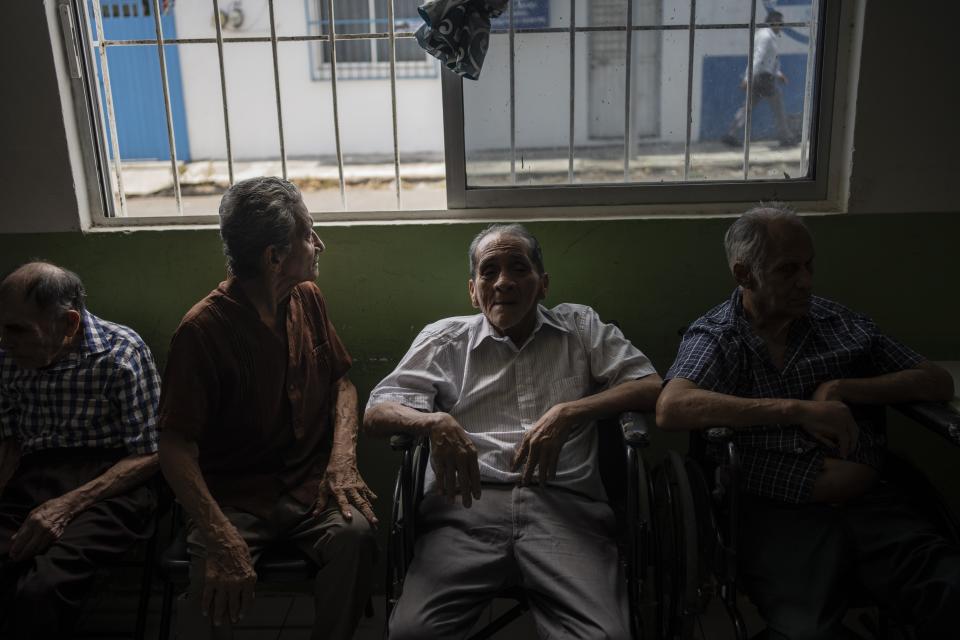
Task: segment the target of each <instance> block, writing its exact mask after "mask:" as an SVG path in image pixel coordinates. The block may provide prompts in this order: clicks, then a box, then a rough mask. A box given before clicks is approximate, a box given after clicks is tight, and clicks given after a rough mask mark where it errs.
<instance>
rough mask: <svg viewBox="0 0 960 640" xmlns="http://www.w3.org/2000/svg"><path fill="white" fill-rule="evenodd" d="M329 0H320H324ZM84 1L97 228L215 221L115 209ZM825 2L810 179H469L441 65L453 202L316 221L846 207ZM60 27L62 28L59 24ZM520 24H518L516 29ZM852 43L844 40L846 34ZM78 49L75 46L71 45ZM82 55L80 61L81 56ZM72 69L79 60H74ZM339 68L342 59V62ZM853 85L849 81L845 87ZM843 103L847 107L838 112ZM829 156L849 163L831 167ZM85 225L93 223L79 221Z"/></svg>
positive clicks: (81, 48)
mask: <svg viewBox="0 0 960 640" xmlns="http://www.w3.org/2000/svg"><path fill="white" fill-rule="evenodd" d="M321 1H323V0H321ZM83 2H84V0H57V2H56V8H57V10H58V13H59V14H60V15H59V17H60V20H61V29H60V30H61V32H62V33H61V37H62V39H63V41H64V42H65V49H66V53H67V56H68V58H70V57H71V56H73V57H76V58H77V62H78V64H79V65H80V67H81V70H80V72H79V77H76V76H75V75H74V74H73V73H71V78H70V82H71V85H72V88H73V91H72V96H71V98H72V102H73V105H74V108H75V112H76V113H75V115H76V120H77V124H78V127H77V131H78V133H79V138H80V140H79V142H80V148H81V151H82V156H83V161H84V167H83V169H84V174H85V183H86V184H85V187H86V189H85V191H86V195H87V200H88V202H87V204H88V210H89V213H90V222H92V226H93V227H94V228H97V227H101V228H122V227H164V226H168V225H175V226H178V227H182V226H184V225H203V226H206V225H210V224H212V223H216V220H217V215H216V213H213V212H211V213H210V214H185V215H177V214H176V213H173V214H171V215H168V216H151V217H135V216H134V217H122V216H120V215H110V214H111V213H112V212H113V210H114V208H115V203H114V198H113V194H112V193H111V192H110V189H111V180H112V178H111V176H110V169H109V167H110V164H109V162H108V161H107V155H106V152H107V149H106V143H105V142H103V141H100V140H99V137H98V132H99V131H100V130H102V129H103V127H104V122H103V111H102V107H101V106H100V95H99V91H98V90H97V89H96V78H95V77H91V76H92V74H90V73H88V72H87V70H88V69H94V68H96V67H95V64H96V63H95V60H94V57H95V52H93V51H92V47H90V46H88V43H89V39H88V36H89V34H82V33H80V28H81V27H86V28H87V29H90V28H91V27H92V25H88V24H87V23H86V21H85V19H84V16H83V12H84V8H83V4H82V3H83ZM821 2H822V5H821V6H822V13H821V16H822V18H821V19H820V20H819V36H818V39H819V47H818V58H817V60H816V64H815V65H814V67H813V68H814V69H815V70H816V71H817V73H818V77H819V83H814V84H813V89H812V91H813V95H812V96H811V102H810V117H811V121H812V123H813V126H814V127H815V129H814V130H815V131H816V136H815V139H814V140H812V141H811V148H812V153H811V156H810V157H811V163H812V167H813V176H812V177H810V178H807V179H796V180H792V181H790V182H785V181H763V180H751V181H750V182H741V181H711V182H703V183H696V182H687V183H678V184H662V183H648V184H643V183H638V184H626V185H623V184H602V185H600V184H597V185H594V184H572V185H557V186H549V187H536V186H534V187H531V186H525V185H524V186H511V187H467V183H466V162H465V156H464V154H463V151H464V149H465V144H464V138H463V135H464V130H463V87H462V82H463V81H462V80H461V79H460V78H458V77H456V76H454V75H452V74H451V73H448V72H446V71H443V72H442V73H441V74H440V75H441V80H442V100H443V118H444V141H445V164H446V192H447V208H446V209H430V210H407V209H403V210H394V209H390V210H380V211H350V210H340V211H330V212H323V211H311V215H312V216H313V218H314V221H315V222H317V223H332V224H340V223H356V222H360V223H373V224H376V223H384V222H391V223H394V222H399V223H406V222H409V223H422V222H440V223H449V222H471V221H486V220H500V219H504V217H505V216H507V217H510V218H515V219H537V220H543V219H578V220H582V219H611V218H637V217H646V216H650V215H655V216H659V215H676V214H681V215H684V214H693V215H711V214H713V215H716V214H727V213H732V212H735V211H737V210H740V209H741V208H742V206H744V205H749V203H755V202H757V201H759V200H771V199H777V200H785V201H791V202H795V203H798V204H800V206H801V207H802V208H803V209H804V210H808V211H833V212H836V211H843V210H845V200H844V198H845V197H846V195H847V193H846V189H847V185H846V182H845V181H846V180H848V179H849V168H850V162H851V158H850V157H848V156H847V155H845V154H846V153H847V152H846V151H844V150H842V149H840V150H833V151H832V150H831V143H832V144H838V143H840V144H843V143H844V142H845V141H844V140H843V139H842V137H843V131H842V130H843V129H844V127H845V123H846V120H845V119H844V118H847V117H849V114H848V113H847V109H848V105H847V104H846V101H845V100H844V98H845V97H847V95H848V94H849V96H855V95H856V93H855V91H850V90H849V89H848V90H847V91H848V94H845V93H840V101H839V103H837V102H836V100H835V98H836V97H837V96H836V94H837V88H838V87H837V85H838V83H840V82H841V81H842V80H846V79H848V74H850V75H851V77H853V78H855V77H856V70H852V69H851V70H847V69H841V68H839V67H838V61H840V60H841V59H842V60H843V61H846V60H847V56H844V55H842V53H841V46H840V45H841V40H843V38H849V37H853V36H855V33H854V29H853V28H850V29H847V30H844V29H843V28H842V27H843V23H842V21H841V16H843V15H845V14H844V13H843V9H842V7H841V6H840V5H841V4H842V3H832V2H829V1H828V0H821ZM64 14H69V15H70V16H71V20H72V27H73V29H74V33H73V35H72V38H73V40H71V39H70V38H71V36H69V35H68V34H67V29H66V28H64V25H63V23H64ZM52 31H55V30H52ZM518 31H519V30H518ZM843 42H846V40H843ZM71 49H72V51H73V54H71V53H70V51H71ZM81 58H82V62H81V60H80V59H81ZM70 66H71V69H72V68H73V65H72V64H71V65H70ZM338 66H339V63H338ZM845 86H846V85H845ZM838 108H839V109H841V110H842V113H840V112H838V111H837V110H838ZM838 117H839V118H841V120H839V121H838V122H840V125H839V130H838V131H836V132H835V131H834V126H833V124H834V120H835V118H838ZM831 159H832V161H833V162H834V163H837V162H838V161H839V162H840V164H841V165H842V166H835V167H834V168H833V170H831V165H830V162H831ZM81 226H83V227H87V226H88V224H87V223H85V222H84V221H83V220H81Z"/></svg>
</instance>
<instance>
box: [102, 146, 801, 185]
mask: <svg viewBox="0 0 960 640" xmlns="http://www.w3.org/2000/svg"><path fill="white" fill-rule="evenodd" d="M563 151H565V150H563ZM576 154H577V157H575V158H574V172H575V173H577V174H578V176H583V177H582V178H581V180H580V181H583V182H586V181H589V179H588V178H589V177H591V176H599V177H602V176H616V175H618V174H619V175H621V176H622V175H623V147H621V146H603V147H580V148H577V149H576ZM508 156H509V150H503V151H501V152H493V153H491V152H483V153H475V154H471V159H470V161H469V162H468V167H469V168H468V172H469V174H470V177H471V180H472V181H475V182H476V183H477V184H488V183H489V184H496V183H500V182H503V183H504V184H505V183H506V180H507V179H508V178H509V175H510V161H509V157H508ZM400 161H401V165H400V171H401V176H402V179H403V181H404V182H405V183H431V182H432V183H440V182H443V180H444V179H445V176H446V168H445V166H444V164H443V162H442V161H439V160H438V159H437V158H423V157H420V158H418V157H416V156H411V157H410V159H409V160H407V159H405V157H404V156H403V155H401V157H400ZM742 162H743V152H742V151H741V150H739V149H735V148H730V147H727V146H724V145H722V144H720V143H716V142H705V143H701V144H697V145H696V146H695V147H694V148H693V149H692V150H691V165H692V166H693V167H695V169H696V172H697V173H698V174H701V175H702V174H710V177H711V179H717V178H718V177H719V174H725V173H732V172H737V171H738V170H741V167H742ZM799 163H800V147H788V148H780V147H778V146H776V145H775V144H771V143H768V142H766V141H758V142H754V143H753V145H752V146H751V149H750V165H751V167H752V168H756V169H761V168H764V167H766V168H769V169H777V168H779V167H784V169H783V170H784V171H786V168H794V169H793V170H795V168H796V167H798V166H799ZM683 165H684V151H683V145H677V144H672V145H667V144H662V143H661V144H650V145H642V146H639V147H638V149H637V154H636V155H635V157H633V158H632V159H631V162H630V167H631V170H632V171H633V172H635V173H636V174H637V175H638V176H644V177H645V178H643V179H644V181H649V178H648V176H653V177H656V176H657V175H661V174H669V175H668V176H667V177H672V179H674V180H675V179H676V177H675V176H676V173H677V172H678V171H681V172H682V168H683ZM516 167H517V171H518V174H521V173H522V174H523V176H524V183H525V184H529V183H530V181H531V179H532V178H534V179H536V181H537V182H540V181H543V182H544V183H555V182H557V179H558V178H561V179H563V180H565V178H566V176H567V170H568V158H567V156H566V154H565V153H564V154H563V155H560V154H559V153H558V151H557V150H556V149H552V150H548V151H527V150H522V149H518V150H517V160H516ZM233 169H234V181H239V180H243V179H245V178H252V177H256V176H264V175H282V173H283V169H282V166H281V163H280V161H279V160H258V161H235V162H234V164H233ZM178 170H179V174H180V188H181V190H182V191H183V193H184V194H186V195H206V194H210V193H214V192H217V193H219V192H222V191H223V189H225V188H226V187H227V186H229V184H230V176H229V172H228V167H227V162H226V161H225V160H201V161H193V162H180V163H178ZM714 174H717V175H716V176H715V175H714ZM778 174H779V172H778ZM287 177H288V178H289V179H290V180H291V181H293V182H295V183H297V184H298V185H299V186H300V187H301V189H304V190H319V189H329V188H336V187H338V186H339V183H340V176H339V171H338V169H337V161H336V158H329V157H327V158H319V159H313V160H299V159H288V160H287ZM114 179H115V178H114ZM343 179H344V182H345V183H346V184H347V185H368V186H370V187H376V186H378V185H383V186H386V185H389V184H390V183H391V182H392V181H393V179H394V164H393V159H392V157H391V158H383V157H377V158H372V157H368V158H361V159H352V158H347V159H345V162H344V167H343ZM602 181H605V182H606V181H609V178H608V179H606V180H602ZM123 188H124V192H125V193H126V195H127V196H129V197H137V196H151V195H163V194H166V193H169V192H171V191H172V190H173V176H172V173H171V166H170V163H169V162H166V161H126V162H124V163H123Z"/></svg>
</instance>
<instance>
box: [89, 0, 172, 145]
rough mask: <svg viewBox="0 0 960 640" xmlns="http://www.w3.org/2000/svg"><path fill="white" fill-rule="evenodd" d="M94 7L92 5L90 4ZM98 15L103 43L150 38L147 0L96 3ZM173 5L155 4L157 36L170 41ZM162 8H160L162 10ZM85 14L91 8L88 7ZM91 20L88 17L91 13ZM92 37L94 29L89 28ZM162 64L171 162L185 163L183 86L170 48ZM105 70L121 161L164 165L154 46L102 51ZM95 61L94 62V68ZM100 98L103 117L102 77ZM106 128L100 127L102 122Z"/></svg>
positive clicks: (152, 36)
mask: <svg viewBox="0 0 960 640" xmlns="http://www.w3.org/2000/svg"><path fill="white" fill-rule="evenodd" d="M92 1H94V2H96V1H98V0H92ZM99 2H100V8H101V11H102V13H103V31H104V35H105V36H106V39H107V40H135V39H146V38H150V39H154V40H155V39H156V35H157V33H156V28H155V26H154V21H153V0H99ZM172 5H173V2H171V1H169V0H163V1H162V2H160V7H161V16H160V24H161V26H162V28H163V37H164V38H165V39H167V38H175V37H176V35H177V29H176V24H175V23H174V17H173V11H174V9H173V6H172ZM165 7H166V8H165ZM90 10H91V11H93V8H92V6H91V8H90ZM91 15H92V13H91ZM91 26H92V28H93V30H94V32H95V31H96V25H91ZM164 55H165V56H166V63H167V81H168V83H169V87H170V108H171V112H172V114H173V133H174V138H175V140H176V146H177V159H178V160H189V159H190V144H189V140H188V138H187V118H186V112H185V110H184V107H183V87H182V85H181V82H180V56H179V53H178V51H177V47H176V45H167V46H166V47H164ZM107 63H108V65H109V67H110V89H111V91H112V93H113V108H114V113H115V114H116V118H117V139H118V141H119V146H120V158H122V159H123V160H169V159H170V144H169V141H168V139H167V120H166V112H165V110H164V105H163V86H162V80H161V76H160V59H159V58H158V56H157V45H156V44H150V45H129V46H127V45H124V46H110V47H107ZM99 66H100V59H99V56H98V57H97V67H98V69H99ZM100 93H101V97H102V98H103V101H104V102H103V104H104V117H105V118H106V117H107V113H106V94H105V93H104V89H103V76H102V74H101V76H100ZM104 124H105V125H106V122H105V123H104ZM106 128H107V136H108V139H107V142H108V149H107V153H108V155H110V157H111V158H112V156H113V147H112V143H111V141H110V137H109V136H110V129H109V126H107V127H106Z"/></svg>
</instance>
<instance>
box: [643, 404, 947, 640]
mask: <svg viewBox="0 0 960 640" xmlns="http://www.w3.org/2000/svg"><path fill="white" fill-rule="evenodd" d="M893 408H894V409H896V410H898V411H899V412H901V413H902V414H904V415H906V416H907V417H908V418H911V419H912V420H914V421H916V422H919V423H920V424H921V425H923V426H925V427H927V428H928V429H930V430H931V431H933V432H935V433H937V434H939V435H941V436H942V437H944V438H945V439H947V440H948V441H949V442H950V443H951V444H954V445H958V446H960V413H958V412H957V411H956V410H955V409H953V408H952V407H951V406H949V405H946V404H939V403H913V404H904V405H894V406H893ZM708 444H712V445H713V446H714V447H719V448H720V450H721V451H722V452H723V455H722V459H720V460H719V461H718V462H717V461H714V460H708V458H707V452H706V448H707V445H708ZM739 473H740V460H739V456H738V451H737V446H736V443H735V441H734V438H733V430H732V429H729V428H713V429H709V430H706V431H705V432H691V433H690V445H689V450H688V453H687V455H686V456H681V455H680V454H678V453H677V452H675V451H669V452H668V453H667V456H666V458H665V459H664V460H663V462H662V463H661V464H660V465H659V466H658V467H657V468H656V469H655V470H654V471H653V474H652V478H651V480H652V490H653V501H654V505H656V506H655V509H654V512H653V517H654V522H656V524H657V535H656V536H655V540H657V541H658V542H659V547H658V552H659V554H660V567H661V572H662V576H661V577H660V579H659V585H660V588H661V589H662V594H661V599H662V605H661V618H662V622H661V623H660V625H659V627H660V632H661V633H660V634H659V635H657V637H658V638H664V639H666V638H671V639H672V638H682V639H687V638H692V637H694V631H695V625H696V623H697V619H698V617H699V616H700V615H701V614H703V612H704V611H705V609H706V607H707V605H708V603H709V602H710V600H711V599H712V598H714V597H716V598H719V600H720V601H721V602H722V604H723V606H724V608H725V609H726V613H727V616H728V617H729V619H730V623H731V625H732V627H733V634H734V637H735V638H737V640H747V638H748V634H747V628H746V625H745V624H744V618H743V616H742V614H741V612H740V610H739V609H738V606H737V590H738V576H737V544H738V539H737V536H738V523H739V515H740V508H741V499H740V489H739V477H738V475H739ZM882 477H883V478H885V479H887V480H888V481H890V482H892V483H893V484H894V485H896V486H898V487H899V488H900V489H901V490H903V491H904V492H905V493H906V494H907V495H908V496H910V498H911V502H912V503H913V504H914V505H916V506H917V507H918V508H919V510H920V511H921V512H922V513H924V514H925V515H926V516H927V517H928V518H930V520H931V521H932V522H933V523H934V524H935V525H936V526H937V528H938V529H939V530H940V532H941V533H942V534H943V535H944V537H946V538H947V539H948V540H952V541H953V542H955V543H958V544H960V522H958V520H957V517H956V515H955V514H954V513H953V512H952V511H951V509H950V507H949V505H948V504H947V502H946V501H945V499H944V498H943V497H942V495H941V494H940V492H939V491H938V490H937V488H936V487H935V486H934V485H933V484H932V483H931V482H930V481H929V480H928V479H927V478H926V476H925V475H924V474H923V472H921V471H920V470H918V469H917V468H916V467H914V466H913V465H911V464H910V463H909V462H907V461H906V460H905V459H903V458H901V457H900V456H898V455H896V454H894V453H893V452H890V451H888V452H887V458H886V464H885V468H884V470H883V474H882ZM851 606H852V608H861V607H875V606H876V604H875V603H873V602H872V601H871V600H870V598H869V596H867V594H866V593H865V592H863V593H857V592H855V593H854V594H853V598H852V605H851ZM860 622H861V624H862V625H863V627H864V628H866V629H867V631H868V632H869V633H871V635H872V636H873V637H874V638H876V639H877V640H885V639H886V638H888V637H890V634H889V631H891V630H893V629H898V630H899V631H900V634H901V635H902V636H904V637H907V638H912V637H914V635H913V632H912V629H911V628H910V627H909V626H908V625H906V624H904V623H903V622H902V621H901V620H898V619H897V617H896V615H895V614H894V613H893V612H891V611H887V610H884V609H882V608H878V610H877V613H876V616H870V615H867V614H864V615H863V616H861V618H860ZM850 633H851V634H852V635H851V637H856V635H857V634H855V633H854V632H852V631H850ZM763 636H764V632H761V633H760V634H759V635H758V636H755V637H763Z"/></svg>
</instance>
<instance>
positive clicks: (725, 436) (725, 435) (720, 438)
mask: <svg viewBox="0 0 960 640" xmlns="http://www.w3.org/2000/svg"><path fill="white" fill-rule="evenodd" d="M705 436H706V438H707V441H709V442H710V443H711V444H725V443H727V442H730V441H731V440H733V429H731V428H730V427H711V428H709V429H707V431H706V434H705Z"/></svg>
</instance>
